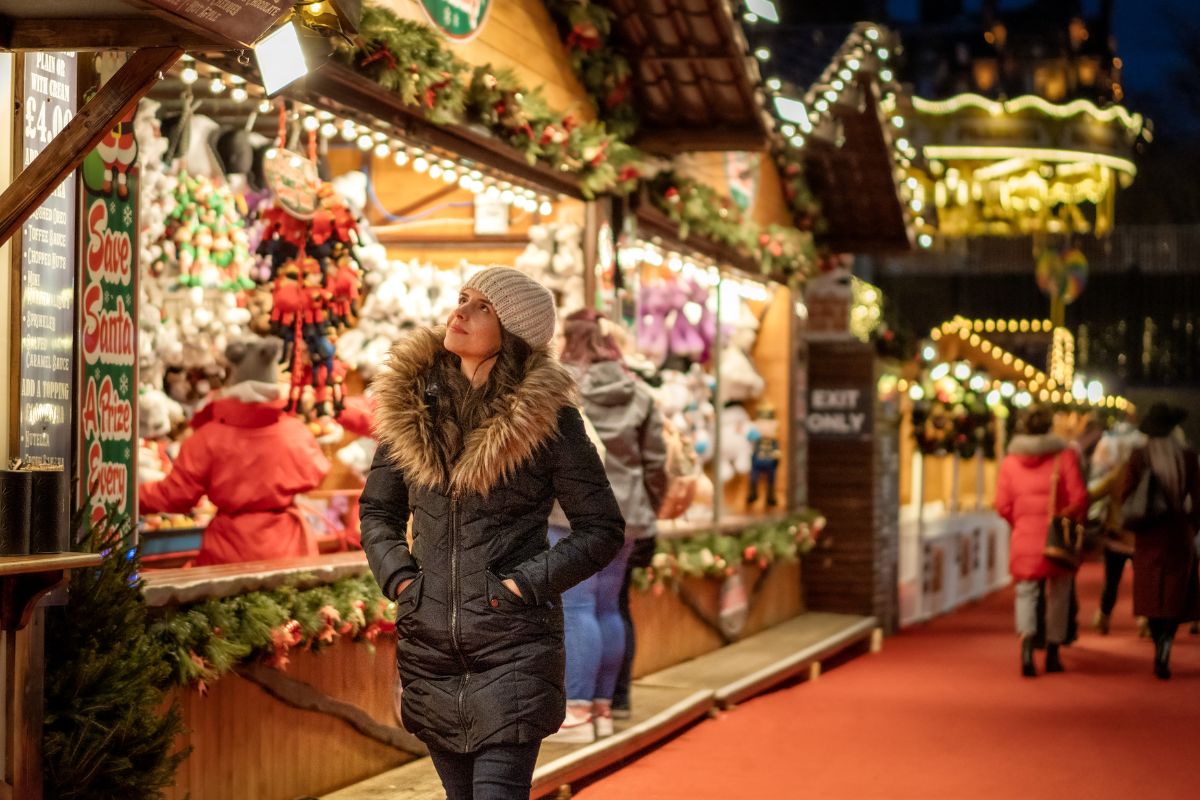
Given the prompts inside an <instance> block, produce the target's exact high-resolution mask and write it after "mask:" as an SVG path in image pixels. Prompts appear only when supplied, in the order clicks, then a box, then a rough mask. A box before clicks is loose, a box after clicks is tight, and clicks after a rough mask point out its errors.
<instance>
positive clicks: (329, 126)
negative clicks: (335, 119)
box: [321, 122, 337, 139]
mask: <svg viewBox="0 0 1200 800" xmlns="http://www.w3.org/2000/svg"><path fill="white" fill-rule="evenodd" d="M321 135H322V136H323V137H325V138H326V139H332V138H333V137H335V136H337V125H334V124H333V123H332V122H326V123H324V124H323V125H321Z"/></svg>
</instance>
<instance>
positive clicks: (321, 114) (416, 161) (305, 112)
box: [179, 56, 562, 216]
mask: <svg viewBox="0 0 1200 800" xmlns="http://www.w3.org/2000/svg"><path fill="white" fill-rule="evenodd" d="M179 79H180V80H181V81H182V82H183V83H184V84H186V85H188V86H193V85H195V84H199V85H200V86H202V87H205V88H207V89H208V90H209V92H210V93H211V94H212V95H214V96H215V95H222V94H224V93H225V91H226V90H227V89H228V90H229V91H230V99H231V100H233V101H234V102H237V103H246V104H247V106H248V108H247V114H249V113H250V111H249V106H250V105H252V104H254V103H257V107H256V110H257V112H258V113H259V114H271V113H275V112H276V111H277V109H278V106H277V105H276V103H277V102H282V101H281V100H278V99H274V100H271V99H267V98H265V97H256V96H252V95H251V93H250V90H251V89H254V90H255V91H258V90H259V89H260V88H261V87H254V85H253V84H249V83H247V82H246V79H245V78H243V77H241V76H240V75H233V74H230V73H227V72H224V71H222V70H220V69H218V68H216V67H209V69H208V72H206V73H205V74H204V75H201V73H200V71H199V70H198V69H197V62H196V61H195V60H194V59H193V58H192V57H191V56H184V58H183V68H182V69H181V70H180V72H179ZM202 79H203V82H201V80H202ZM289 106H290V110H289V111H288V112H287V114H288V120H289V122H295V123H299V125H300V126H301V128H302V129H303V130H304V132H305V133H315V134H316V135H317V136H319V137H320V138H321V139H323V140H325V141H326V142H336V141H339V140H340V141H341V142H343V143H345V144H347V145H350V144H353V145H355V146H356V147H358V149H359V150H361V151H362V152H364V153H368V152H369V153H372V154H373V155H374V156H375V157H376V158H380V159H389V158H390V159H391V160H392V162H393V163H394V164H395V165H396V166H398V167H404V166H407V167H409V168H410V169H412V170H413V171H414V172H418V173H421V174H424V175H426V176H428V177H429V178H431V179H433V180H441V181H442V182H444V183H447V184H453V183H457V184H458V186H459V188H461V189H465V190H466V191H469V192H471V193H472V194H474V195H482V196H483V197H484V198H486V199H488V200H495V201H500V202H503V203H505V204H507V205H510V206H514V207H516V208H518V209H520V210H522V211H526V212H529V213H534V212H537V213H539V214H541V215H542V216H549V215H550V214H552V213H553V212H554V200H555V199H558V200H562V198H561V197H558V198H554V197H552V196H550V195H548V194H546V193H544V192H539V191H537V190H535V189H533V188H532V187H529V186H524V185H521V184H520V183H519V182H517V181H514V180H512V179H510V178H508V177H505V176H501V175H496V174H492V173H491V171H490V170H489V171H485V170H484V169H483V165H482V164H478V163H475V162H472V161H469V160H464V159H456V158H453V157H451V156H450V155H449V154H444V153H443V154H439V153H436V152H434V151H433V150H431V149H427V148H422V147H420V146H418V145H416V144H413V143H411V142H409V141H407V140H405V139H404V138H403V137H401V136H399V135H398V134H396V133H395V131H394V130H393V129H392V128H391V126H388V125H387V124H385V123H383V122H382V121H378V120H374V119H372V120H371V121H370V122H365V121H364V119H365V118H364V119H351V118H349V117H345V116H339V115H336V114H334V113H333V112H331V111H326V110H324V109H319V108H315V107H313V106H311V105H307V104H305V103H290V104H289Z"/></svg>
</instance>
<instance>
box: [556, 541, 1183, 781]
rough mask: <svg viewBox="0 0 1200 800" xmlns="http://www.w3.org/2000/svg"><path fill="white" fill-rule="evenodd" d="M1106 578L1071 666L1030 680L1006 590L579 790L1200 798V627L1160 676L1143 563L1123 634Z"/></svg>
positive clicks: (1083, 599) (1067, 659) (1084, 579)
mask: <svg viewBox="0 0 1200 800" xmlns="http://www.w3.org/2000/svg"><path fill="white" fill-rule="evenodd" d="M1100 580H1101V574H1100V567H1099V565H1095V564H1092V565H1088V566H1085V568H1084V571H1083V572H1082V573H1081V575H1080V579H1079V595H1080V603H1081V604H1082V606H1083V610H1082V612H1081V614H1080V620H1081V622H1082V623H1084V625H1085V628H1084V633H1083V635H1082V636H1081V638H1080V640H1079V641H1078V642H1076V643H1075V644H1074V645H1073V646H1072V647H1070V648H1067V649H1066V650H1065V651H1064V657H1063V661H1064V663H1065V665H1066V668H1067V670H1068V672H1067V673H1066V674H1063V675H1049V676H1047V675H1039V676H1038V677H1037V678H1035V679H1032V680H1031V679H1026V678H1022V677H1020V675H1019V671H1018V652H1017V651H1018V643H1017V638H1016V635H1015V634H1014V633H1012V593H1011V590H1010V591H1005V592H1001V593H999V594H997V595H994V596H992V597H990V598H988V599H986V600H983V601H981V602H979V603H976V604H974V605H971V606H968V607H966V608H964V609H962V610H960V611H958V612H956V613H954V614H952V615H949V616H947V617H943V618H941V619H938V620H935V621H933V622H931V623H929V624H926V625H923V626H919V627H916V628H913V629H909V630H906V631H905V632H904V633H902V634H900V635H898V636H895V637H893V638H891V639H888V640H887V642H886V644H885V646H884V650H883V652H882V653H880V654H878V655H873V656H872V655H866V656H862V657H860V658H857V659H855V660H853V661H851V662H849V663H847V664H845V665H843V666H841V667H838V668H836V669H834V670H832V671H830V672H827V673H826V674H825V675H824V676H823V677H821V678H820V679H819V680H818V681H817V682H815V683H802V684H799V685H797V686H794V687H792V688H788V689H785V690H781V691H779V692H775V693H773V694H769V695H765V696H763V697H760V698H757V699H755V700H751V701H750V702H748V703H746V704H745V705H742V706H740V707H738V708H737V709H735V710H734V711H732V712H730V713H728V714H724V715H722V717H721V718H720V719H718V720H715V721H706V722H704V723H702V724H700V725H698V726H696V727H694V728H692V729H691V730H690V731H688V732H687V733H685V734H684V735H682V736H680V737H678V738H677V739H675V740H673V741H671V742H669V743H668V744H666V745H664V746H662V747H661V748H659V749H658V750H656V751H654V752H652V753H650V754H648V755H646V756H645V757H643V758H641V759H639V760H637V761H635V762H633V763H631V764H629V765H628V766H626V767H625V768H623V769H621V770H620V771H618V772H616V773H613V774H612V775H611V776H609V777H607V778H605V779H603V780H602V781H600V782H597V783H595V784H593V785H591V786H588V787H585V788H583V789H582V790H581V791H579V792H578V793H577V795H576V796H577V797H579V798H580V800H609V799H610V798H611V799H612V800H627V799H628V798H639V800H642V799H643V798H646V799H649V798H664V799H665V798H679V800H685V799H686V800H700V799H701V798H722V800H742V799H743V798H760V797H761V798H823V799H832V800H837V799H839V798H846V799H847V800H851V799H853V800H866V798H888V800H899V799H902V798H921V799H922V800H928V799H930V798H947V799H948V800H949V799H950V798H953V799H954V800H959V799H960V798H962V799H964V800H965V799H966V798H970V799H971V800H977V799H979V798H1004V800H1008V799H1009V798H1013V799H1014V800H1042V799H1043V798H1045V800H1067V799H1068V798H1122V799H1127V800H1134V799H1135V798H1136V799H1137V800H1153V799H1156V798H1163V799H1164V800H1166V799H1167V798H1170V799H1171V800H1175V799H1176V798H1196V797H1200V637H1195V636H1189V635H1188V633H1187V630H1186V628H1185V629H1184V630H1182V631H1181V632H1180V635H1179V638H1178V639H1177V640H1176V650H1175V655H1174V658H1173V660H1172V666H1173V669H1174V672H1175V677H1174V679H1173V680H1171V681H1169V682H1165V683H1164V682H1160V681H1158V680H1157V679H1155V678H1154V676H1153V675H1152V674H1151V660H1152V655H1153V646H1152V645H1151V644H1150V642H1149V640H1146V639H1138V638H1137V637H1136V633H1135V629H1134V621H1133V619H1132V616H1131V610H1130V605H1129V593H1130V591H1131V575H1130V574H1129V572H1128V571H1127V572H1126V575H1125V582H1124V584H1123V585H1122V587H1121V589H1122V598H1121V600H1122V602H1121V604H1120V605H1118V607H1117V610H1116V613H1115V614H1114V619H1113V632H1112V634H1111V635H1110V636H1108V637H1100V636H1099V635H1097V634H1096V633H1094V632H1093V631H1092V630H1091V629H1090V627H1086V623H1088V622H1090V621H1091V619H1092V615H1093V614H1094V613H1095V610H1096V606H1097V603H1098V597H1099V591H1100ZM1039 665H1040V654H1039ZM1039 668H1040V666H1039Z"/></svg>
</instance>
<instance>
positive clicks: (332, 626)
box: [149, 574, 395, 692]
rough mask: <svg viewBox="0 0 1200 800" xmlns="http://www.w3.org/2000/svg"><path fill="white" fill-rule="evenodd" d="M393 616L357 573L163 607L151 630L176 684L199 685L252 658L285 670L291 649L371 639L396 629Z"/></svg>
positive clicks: (375, 588) (391, 606) (370, 579)
mask: <svg viewBox="0 0 1200 800" xmlns="http://www.w3.org/2000/svg"><path fill="white" fill-rule="evenodd" d="M297 580H301V578H297ZM394 619H395V605H394V604H392V603H390V602H388V601H387V600H386V599H384V597H383V594H382V593H381V592H380V591H379V586H378V585H377V584H376V583H375V579H374V578H373V577H371V575H370V574H363V575H356V576H352V577H349V578H342V579H341V580H339V581H336V582H334V583H331V584H327V585H323V586H316V587H313V588H309V589H300V588H298V587H297V586H296V585H288V586H284V587H281V588H279V589H274V590H271V591H261V592H250V593H248V594H243V595H237V596H234V597H224V598H219V599H215V600H207V601H205V602H202V603H195V604H193V605H189V606H179V607H175V608H169V609H166V610H165V611H164V612H163V613H162V616H161V617H160V618H159V619H158V620H156V621H155V622H154V623H153V624H152V625H151V626H150V631H149V633H150V636H151V637H152V638H153V639H154V640H155V641H156V642H157V643H159V644H160V645H161V646H162V647H164V648H165V649H166V652H167V656H168V659H169V661H170V664H171V667H172V674H173V678H174V681H175V683H177V684H180V685H189V684H191V685H195V686H197V687H198V688H199V689H200V690H201V691H202V692H203V691H206V690H207V686H208V684H209V683H211V682H212V681H214V680H216V679H217V678H219V677H221V676H222V675H224V674H226V673H228V672H229V671H231V670H232V669H234V668H235V667H236V666H237V665H238V664H240V663H242V662H245V661H249V660H252V659H259V658H261V659H263V660H264V661H265V662H266V663H267V664H268V665H270V666H273V667H276V668H278V669H286V668H287V665H288V658H289V654H290V652H291V651H292V650H296V649H300V650H319V649H321V648H323V647H327V646H329V645H331V644H334V643H335V642H337V641H338V640H339V639H349V640H352V641H361V642H366V643H368V644H372V643H374V641H375V639H376V638H377V637H378V636H379V635H380V634H381V633H389V632H391V631H393V630H395V622H394Z"/></svg>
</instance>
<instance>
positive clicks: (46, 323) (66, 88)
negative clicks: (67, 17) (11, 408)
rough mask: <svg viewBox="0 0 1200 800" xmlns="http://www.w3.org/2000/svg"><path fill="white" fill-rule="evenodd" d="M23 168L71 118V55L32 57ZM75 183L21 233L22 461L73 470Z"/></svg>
mask: <svg viewBox="0 0 1200 800" xmlns="http://www.w3.org/2000/svg"><path fill="white" fill-rule="evenodd" d="M22 83H23V86H24V95H25V99H24V103H23V109H22V123H23V124H22V136H21V141H22V145H21V146H22V158H21V160H22V163H23V165H24V166H25V167H28V166H29V165H30V163H32V162H33V160H34V159H35V158H36V157H37V156H38V154H39V153H41V152H42V150H43V149H45V147H46V145H48V144H49V143H50V141H51V140H52V139H53V138H54V137H55V136H56V135H57V134H58V133H59V131H61V130H62V129H63V127H64V126H66V124H67V122H69V121H70V119H71V117H72V115H73V114H74V113H75V105H76V102H77V98H76V62H75V54H74V53H30V54H28V55H27V56H26V58H25V68H24V74H23V77H22ZM75 194H76V192H75V176H74V175H72V176H71V177H69V178H67V180H65V181H64V182H63V183H62V184H60V185H59V186H58V188H57V189H55V190H54V192H53V193H52V194H51V195H50V197H49V198H47V199H46V202H44V203H42V205H41V207H40V208H38V210H37V211H35V212H34V213H33V215H32V216H30V218H29V220H28V221H27V222H26V223H25V224H24V226H22V228H21V355H20V362H19V365H18V367H19V369H20V376H21V377H20V384H19V390H18V394H19V398H20V420H21V422H20V443H19V449H20V454H21V458H22V459H23V460H24V461H26V462H28V463H31V464H36V465H41V466H56V467H62V468H64V469H65V470H67V471H68V473H69V472H70V470H71V464H70V461H71V452H72V436H71V430H72V418H73V417H72V413H71V409H72V397H73V394H74V386H75V373H74V368H73V367H72V358H71V354H72V344H73V341H74V337H73V334H74V328H75V207H76V205H75V203H76V201H75Z"/></svg>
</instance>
